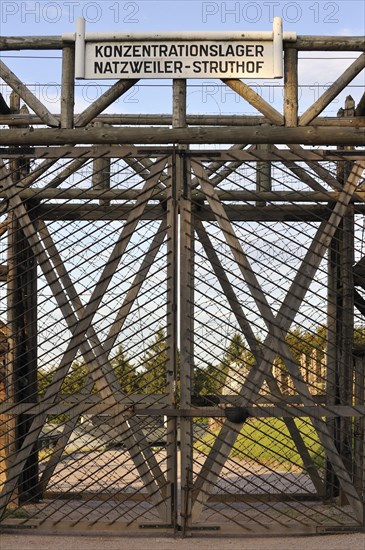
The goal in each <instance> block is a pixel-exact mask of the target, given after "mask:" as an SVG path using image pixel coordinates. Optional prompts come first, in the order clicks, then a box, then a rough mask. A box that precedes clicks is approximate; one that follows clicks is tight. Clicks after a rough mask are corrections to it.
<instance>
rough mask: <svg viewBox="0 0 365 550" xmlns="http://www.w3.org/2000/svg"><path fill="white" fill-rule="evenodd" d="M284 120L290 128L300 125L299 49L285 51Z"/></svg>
mask: <svg viewBox="0 0 365 550" xmlns="http://www.w3.org/2000/svg"><path fill="white" fill-rule="evenodd" d="M284 121H285V126H287V127H288V128H290V127H295V126H298V51H297V50H294V49H288V50H285V51H284Z"/></svg>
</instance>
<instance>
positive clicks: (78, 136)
mask: <svg viewBox="0 0 365 550" xmlns="http://www.w3.org/2000/svg"><path fill="white" fill-rule="evenodd" d="M218 141H219V143H230V144H231V143H274V144H287V143H293V144H295V143H298V144H303V145H312V146H313V145H337V144H339V143H341V144H343V145H358V146H363V144H364V132H363V131H362V130H359V129H357V128H347V127H345V128H343V127H338V128H336V127H328V128H327V127H323V126H318V127H312V126H311V127H301V128H284V127H262V126H259V127H258V126H254V127H251V128H249V127H234V128H232V127H226V126H224V127H221V128H219V132H217V128H214V127H205V128H201V127H197V128H195V127H194V128H130V127H126V128H125V127H123V128H107V129H106V128H94V127H86V128H77V129H73V130H69V129H65V128H60V129H47V128H46V129H39V128H38V129H35V130H34V129H32V130H28V129H18V128H12V129H10V130H2V132H1V134H0V145H6V146H9V145H22V146H24V143H26V144H27V145H28V146H31V145H66V144H78V143H90V144H94V143H96V144H103V143H104V144H112V143H119V144H128V143H131V142H132V143H140V144H153V143H154V144H168V143H170V144H173V143H183V144H184V143H185V144H189V143H192V144H193V143H204V144H210V143H217V142H218Z"/></svg>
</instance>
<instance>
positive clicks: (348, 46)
mask: <svg viewBox="0 0 365 550" xmlns="http://www.w3.org/2000/svg"><path fill="white" fill-rule="evenodd" d="M287 48H295V49H297V50H301V51H344V52H363V51H364V50H365V38H364V36H315V35H314V36H311V35H306V36H305V35H298V36H297V39H296V41H295V42H284V49H287Z"/></svg>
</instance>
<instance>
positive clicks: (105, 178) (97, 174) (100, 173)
mask: <svg viewBox="0 0 365 550" xmlns="http://www.w3.org/2000/svg"><path fill="white" fill-rule="evenodd" d="M94 125H95V126H99V127H100V126H105V125H104V124H103V123H102V122H95V124H94ZM92 186H93V189H94V190H95V191H104V190H105V191H107V190H108V189H110V158H105V157H99V158H96V159H95V160H94V162H93V175H92ZM99 204H100V205H102V206H109V205H110V201H109V200H105V199H100V200H99Z"/></svg>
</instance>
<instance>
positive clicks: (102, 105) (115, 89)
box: [75, 79, 138, 143]
mask: <svg viewBox="0 0 365 550" xmlns="http://www.w3.org/2000/svg"><path fill="white" fill-rule="evenodd" d="M137 82H138V80H132V79H131V80H118V81H117V82H115V83H114V84H113V85H112V86H111V87H110V88H108V90H107V91H106V92H104V93H103V94H102V95H101V96H100V97H98V99H97V100H95V101H94V103H92V104H91V105H89V107H87V108H86V109H85V111H83V112H82V113H81V114H80V115H79V116H78V117H77V118H76V119H75V126H77V127H80V126H86V125H87V124H89V122H91V121H92V120H93V119H94V118H95V117H96V116H97V115H100V113H101V112H103V111H104V109H106V108H107V107H109V105H111V104H112V103H113V102H114V101H115V100H116V99H118V98H119V97H120V96H122V95H123V94H124V93H125V92H127V91H128V90H130V88H132V86H134V85H135V84H136V83H137ZM100 130H101V129H100ZM128 141H129V142H130V141H133V140H128ZM117 143H118V142H117Z"/></svg>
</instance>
